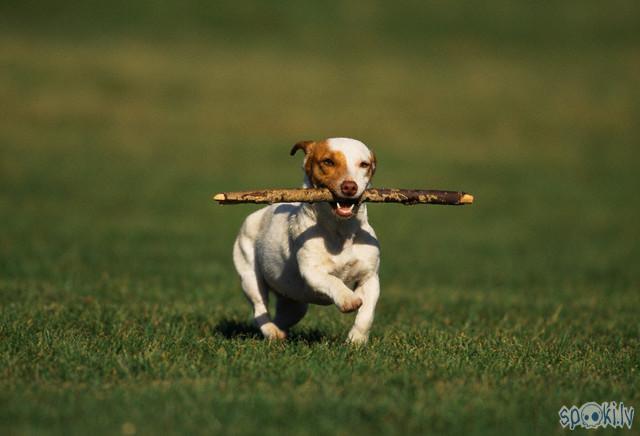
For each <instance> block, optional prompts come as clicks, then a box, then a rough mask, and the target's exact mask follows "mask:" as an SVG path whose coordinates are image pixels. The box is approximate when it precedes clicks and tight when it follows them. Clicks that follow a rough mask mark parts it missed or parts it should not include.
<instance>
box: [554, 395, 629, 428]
mask: <svg viewBox="0 0 640 436" xmlns="http://www.w3.org/2000/svg"><path fill="white" fill-rule="evenodd" d="M558 414H559V415H560V425H562V426H563V427H564V428H567V427H569V428H570V429H571V430H573V429H574V428H576V427H583V428H607V427H613V428H622V427H625V426H626V427H627V428H629V429H630V428H631V424H632V423H633V414H634V410H633V407H628V406H625V405H624V403H622V402H620V403H616V402H615V401H609V402H604V403H600V404H598V403H594V402H589V403H584V404H583V405H582V406H580V407H577V406H571V407H567V406H562V408H561V409H560V411H559V412H558Z"/></svg>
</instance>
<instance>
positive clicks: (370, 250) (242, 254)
mask: <svg viewBox="0 0 640 436" xmlns="http://www.w3.org/2000/svg"><path fill="white" fill-rule="evenodd" d="M329 145H330V147H331V148H332V149H334V150H339V151H342V152H343V154H344V155H345V157H346V159H347V167H348V174H347V176H346V177H345V178H351V179H352V180H354V181H356V183H357V184H358V194H357V195H358V196H360V195H361V194H362V192H364V189H365V188H366V187H367V186H368V185H369V180H368V177H367V171H366V169H363V168H360V166H359V165H360V162H362V161H363V160H370V159H371V156H372V154H371V152H370V150H369V149H368V148H367V147H366V146H365V145H364V144H363V143H361V142H360V141H356V140H353V139H347V138H333V139H330V140H329ZM305 184H306V185H307V186H308V180H306V181H305ZM233 261H234V263H235V266H236V270H237V271H238V274H239V275H240V279H241V282H242V289H243V290H244V293H245V295H246V296H247V298H248V300H249V302H250V303H251V304H252V306H253V315H254V319H255V322H256V324H257V325H258V327H259V328H260V330H261V331H262V333H263V335H264V336H265V337H266V338H269V339H283V338H285V337H286V331H287V330H288V329H289V328H290V327H291V326H293V325H294V324H296V323H297V322H298V321H300V320H301V319H302V317H303V316H304V315H305V313H306V311H307V305H308V304H309V303H312V304H321V305H329V304H332V303H333V304H335V305H336V306H337V307H338V309H340V310H341V311H342V312H351V311H354V310H358V313H357V315H356V319H355V323H354V325H353V327H352V328H351V331H350V332H349V335H348V340H349V341H350V342H352V343H358V344H360V343H365V342H366V341H367V339H368V336H369V330H370V328H371V324H372V322H373V315H374V310H375V306H376V303H377V301H378V296H379V294H380V283H379V280H378V266H379V264H380V247H379V244H378V240H377V239H376V235H375V232H374V231H373V228H372V227H371V226H370V225H369V223H368V221H367V209H366V206H365V205H364V204H362V205H361V206H360V207H359V208H358V210H357V213H356V214H355V215H354V216H353V217H352V218H350V219H340V218H338V217H336V215H335V214H334V213H333V212H332V210H331V206H330V205H329V204H328V203H313V204H308V203H303V204H301V203H282V204H275V205H271V206H268V207H265V208H263V209H260V210H258V211H256V212H254V213H252V214H251V215H249V216H248V217H247V219H246V220H245V222H244V224H243V226H242V228H241V230H240V233H239V235H238V237H237V239H236V242H235V244H234V248H233ZM269 291H272V292H273V293H274V294H275V295H276V298H277V303H276V315H275V317H274V318H273V320H272V319H271V317H270V315H269V313H268V310H267V298H268V294H269Z"/></svg>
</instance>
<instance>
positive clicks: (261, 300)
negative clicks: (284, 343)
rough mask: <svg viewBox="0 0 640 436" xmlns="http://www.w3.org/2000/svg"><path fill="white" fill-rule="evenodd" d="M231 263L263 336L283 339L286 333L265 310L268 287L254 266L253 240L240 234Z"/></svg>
mask: <svg viewBox="0 0 640 436" xmlns="http://www.w3.org/2000/svg"><path fill="white" fill-rule="evenodd" d="M233 263H234V264H235V266H236V270H237V271H238V275H239V276H240V281H241V284H242V290H243V291H244V294H245V296H246V297H247V299H248V300H249V303H251V305H252V306H253V319H254V321H255V323H256V325H257V326H258V328H259V329H260V331H261V332H262V334H263V335H264V337H265V338H267V339H284V338H285V337H286V336H287V335H286V333H285V332H284V331H282V330H280V329H279V328H278V326H277V325H276V324H274V323H273V322H272V321H271V317H270V316H269V312H268V310H267V303H268V301H269V300H268V298H269V289H268V288H267V285H266V283H265V282H264V280H263V279H262V277H260V275H259V272H258V270H257V268H256V265H255V250H254V247H253V241H251V240H250V239H249V238H245V237H243V235H242V234H241V235H239V236H238V239H236V242H235V244H234V246H233Z"/></svg>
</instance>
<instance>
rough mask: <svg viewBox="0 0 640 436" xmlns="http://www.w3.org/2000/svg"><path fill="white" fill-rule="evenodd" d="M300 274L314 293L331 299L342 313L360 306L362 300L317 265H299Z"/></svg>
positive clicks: (340, 281)
mask: <svg viewBox="0 0 640 436" xmlns="http://www.w3.org/2000/svg"><path fill="white" fill-rule="evenodd" d="M300 274H301V275H302V278H303V279H304V281H305V282H306V283H307V285H309V287H310V288H311V289H313V290H314V291H315V292H318V293H321V294H324V295H326V296H328V297H329V298H331V300H332V301H333V303H334V304H335V305H336V306H338V309H340V311H341V312H343V313H348V312H353V311H354V310H357V309H358V308H359V307H360V306H362V298H361V297H360V296H358V295H356V294H355V293H354V292H353V291H352V290H351V289H349V288H348V287H347V285H345V284H344V283H343V282H342V280H340V279H339V278H337V277H336V276H333V275H331V274H329V273H328V272H326V271H325V270H324V269H323V268H322V267H319V266H317V265H312V264H311V265H308V264H305V263H300Z"/></svg>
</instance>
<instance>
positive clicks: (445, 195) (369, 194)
mask: <svg viewBox="0 0 640 436" xmlns="http://www.w3.org/2000/svg"><path fill="white" fill-rule="evenodd" d="M213 199H214V200H216V201H217V202H218V203H220V204H240V203H267V204H271V203H293V202H304V203H317V202H322V201H335V198H334V197H333V194H331V191H329V190H328V189H326V188H323V189H304V188H297V189H261V190H257V191H238V192H222V193H220V194H216V195H215V196H214V197H213ZM341 201H342V200H341ZM361 201H366V202H369V203H401V204H406V205H411V204H445V205H451V206H460V205H465V204H471V203H473V195H471V194H467V193H464V192H459V191H438V190H433V189H385V188H381V189H367V190H366V191H364V194H363V195H362V200H361Z"/></svg>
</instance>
